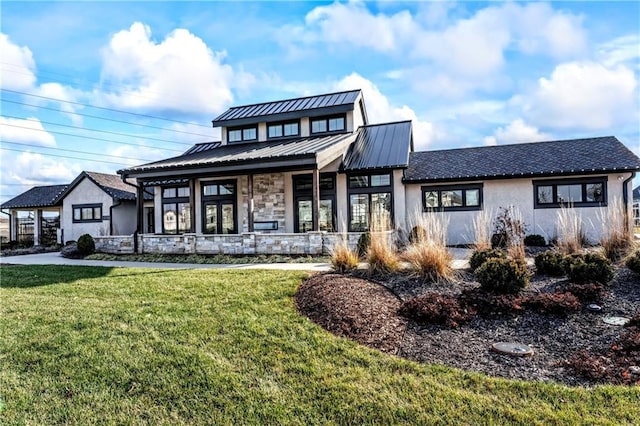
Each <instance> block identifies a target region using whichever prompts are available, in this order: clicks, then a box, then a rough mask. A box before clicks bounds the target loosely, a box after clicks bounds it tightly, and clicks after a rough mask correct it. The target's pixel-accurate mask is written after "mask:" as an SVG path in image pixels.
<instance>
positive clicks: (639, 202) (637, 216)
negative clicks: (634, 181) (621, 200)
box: [633, 186, 640, 227]
mask: <svg viewBox="0 0 640 426" xmlns="http://www.w3.org/2000/svg"><path fill="white" fill-rule="evenodd" d="M633 226H635V227H640V186H637V187H636V188H635V189H634V190H633Z"/></svg>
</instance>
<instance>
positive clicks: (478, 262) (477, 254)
mask: <svg viewBox="0 0 640 426" xmlns="http://www.w3.org/2000/svg"><path fill="white" fill-rule="evenodd" d="M506 257H507V255H506V254H505V252H503V251H502V250H498V249H485V250H476V251H474V252H473V254H472V255H471V258H470V259H469V266H471V270H472V271H475V270H476V269H478V268H479V267H480V266H482V264H483V263H484V262H486V261H487V260H489V259H505V258H506Z"/></svg>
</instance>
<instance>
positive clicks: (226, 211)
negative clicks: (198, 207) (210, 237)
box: [202, 181, 237, 234]
mask: <svg viewBox="0 0 640 426" xmlns="http://www.w3.org/2000/svg"><path fill="white" fill-rule="evenodd" d="M202 210H203V211H202V221H203V223H202V231H203V232H204V233H205V234H236V233H237V228H236V182H235V181H226V182H206V183H203V184H202Z"/></svg>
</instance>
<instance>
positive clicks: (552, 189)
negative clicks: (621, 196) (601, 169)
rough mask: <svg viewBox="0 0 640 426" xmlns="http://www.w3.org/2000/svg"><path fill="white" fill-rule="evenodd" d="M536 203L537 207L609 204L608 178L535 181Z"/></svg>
mask: <svg viewBox="0 0 640 426" xmlns="http://www.w3.org/2000/svg"><path fill="white" fill-rule="evenodd" d="M533 188H534V205H535V208H537V209H544V208H554V207H555V208H557V207H560V206H562V205H572V206H574V207H597V206H606V205H607V195H606V193H607V178H606V177H597V178H583V179H562V180H538V181H533Z"/></svg>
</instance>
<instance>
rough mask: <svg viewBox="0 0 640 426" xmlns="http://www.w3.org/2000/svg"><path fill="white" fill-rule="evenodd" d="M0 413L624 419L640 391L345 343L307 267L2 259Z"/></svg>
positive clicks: (116, 417) (207, 418) (628, 419)
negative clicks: (320, 312)
mask: <svg viewBox="0 0 640 426" xmlns="http://www.w3.org/2000/svg"><path fill="white" fill-rule="evenodd" d="M0 272H1V282H2V289H0V306H1V307H0V395H1V400H0V423H1V424H55V423H67V424H78V425H85V424H94V423H106V424H171V425H173V424H243V423H249V424H283V423H285V424H286V423H289V424H291V423H292V424H332V423H335V424H354V425H358V424H403V423H404V424H416V423H422V424H431V423H452V424H459V423H464V424H478V423H496V424H502V423H520V424H558V423H562V424H573V423H583V424H584V423H587V424H621V423H622V424H624V423H629V424H631V423H636V422H638V420H639V419H640V389H638V388H637V387H636V388H625V387H614V386H606V387H596V388H593V389H580V388H577V389H574V388H567V387H563V386H559V385H550V384H540V383H524V382H515V381H507V380H499V379H492V378H488V377H486V376H484V375H481V374H474V373H465V372H462V371H459V370H453V369H449V368H445V367H442V366H433V365H421V364H417V363H413V362H409V361H405V360H402V359H399V358H396V357H393V356H388V355H384V354H382V353H379V352H376V351H374V350H370V349H367V348H364V347H360V346H358V345H356V344H355V343H353V342H350V341H347V340H344V339H340V338H336V337H334V336H332V335H331V334H329V333H327V332H325V331H324V330H323V329H321V328H320V327H318V326H316V325H314V324H313V323H311V322H310V321H308V320H306V319H305V318H301V317H299V316H298V314H297V313H296V310H295V307H294V304H293V300H292V296H293V294H294V292H295V289H296V286H297V285H298V284H299V283H300V280H301V279H302V278H303V276H304V275H303V274H302V273H292V272H282V271H221V270H195V271H184V270H180V271H175V270H174V271H168V270H145V269H110V268H84V267H62V266H42V267H32V266H24V267H23V266H10V267H2V268H1V270H0Z"/></svg>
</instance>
